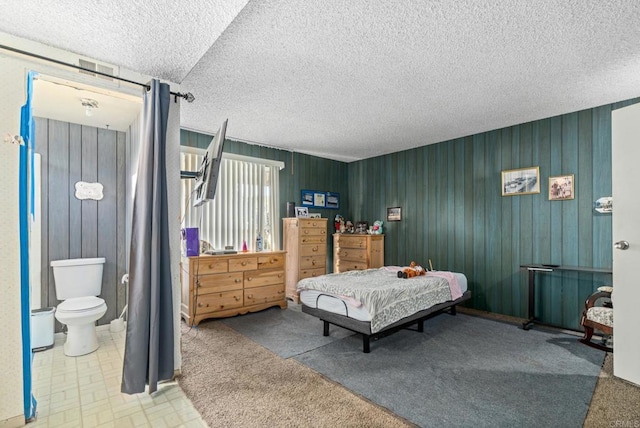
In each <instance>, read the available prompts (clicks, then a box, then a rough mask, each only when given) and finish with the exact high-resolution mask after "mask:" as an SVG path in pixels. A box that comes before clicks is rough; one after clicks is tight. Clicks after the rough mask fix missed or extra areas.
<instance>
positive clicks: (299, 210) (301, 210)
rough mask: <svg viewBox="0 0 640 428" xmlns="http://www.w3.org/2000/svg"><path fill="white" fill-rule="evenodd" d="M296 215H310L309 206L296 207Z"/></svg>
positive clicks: (305, 216) (304, 216) (302, 216)
mask: <svg viewBox="0 0 640 428" xmlns="http://www.w3.org/2000/svg"><path fill="white" fill-rule="evenodd" d="M296 217H301V218H307V217H309V208H307V207H296Z"/></svg>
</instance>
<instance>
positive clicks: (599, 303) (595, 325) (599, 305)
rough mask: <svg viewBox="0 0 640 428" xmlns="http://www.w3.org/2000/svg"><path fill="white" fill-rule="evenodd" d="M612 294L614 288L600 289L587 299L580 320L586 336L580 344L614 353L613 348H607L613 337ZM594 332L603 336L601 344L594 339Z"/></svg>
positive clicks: (604, 287) (605, 287)
mask: <svg viewBox="0 0 640 428" xmlns="http://www.w3.org/2000/svg"><path fill="white" fill-rule="evenodd" d="M612 293H613V287H610V286H602V287H598V291H596V292H595V293H593V294H592V295H591V296H589V297H588V298H587V301H586V302H585V308H584V311H583V312H582V319H581V320H580V324H581V325H582V327H584V336H583V337H582V338H581V339H580V342H582V343H584V344H585V345H588V346H591V347H593V348H596V349H600V350H602V351H607V352H613V348H612V347H610V346H607V342H608V340H609V339H610V338H611V336H613V301H612ZM594 330H597V331H599V332H601V333H602V335H603V336H602V340H601V341H600V343H598V342H597V341H594V340H593V338H592V336H593V332H594Z"/></svg>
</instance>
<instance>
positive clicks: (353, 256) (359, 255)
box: [338, 248, 367, 262]
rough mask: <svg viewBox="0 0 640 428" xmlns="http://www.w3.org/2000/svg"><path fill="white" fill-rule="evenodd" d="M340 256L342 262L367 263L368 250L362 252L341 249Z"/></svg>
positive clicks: (353, 249)
mask: <svg viewBox="0 0 640 428" xmlns="http://www.w3.org/2000/svg"><path fill="white" fill-rule="evenodd" d="M338 256H339V257H340V261H342V260H353V261H362V262H366V261H367V250H364V249H363V250H361V249H357V248H340V249H339V250H338Z"/></svg>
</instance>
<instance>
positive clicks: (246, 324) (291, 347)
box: [222, 305, 354, 358]
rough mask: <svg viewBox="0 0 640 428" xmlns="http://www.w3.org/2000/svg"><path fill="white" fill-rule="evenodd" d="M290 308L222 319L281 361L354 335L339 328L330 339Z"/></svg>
mask: <svg viewBox="0 0 640 428" xmlns="http://www.w3.org/2000/svg"><path fill="white" fill-rule="evenodd" d="M296 306H297V305H293V308H291V309H286V310H282V309H280V308H277V307H275V308H270V309H265V310H264V311H260V312H254V313H249V314H246V315H241V316H236V317H232V318H225V319H223V320H222V322H223V323H224V324H226V325H227V326H229V327H231V328H232V329H234V330H236V331H237V332H239V333H242V334H243V335H244V336H247V337H248V338H249V339H251V340H253V341H254V342H256V343H258V344H260V345H262V346H264V347H265V348H267V349H269V350H270V351H271V352H273V353H275V354H277V355H279V356H280V357H282V358H290V357H292V356H294V355H298V354H302V353H304V352H307V351H310V350H312V349H315V348H317V347H319V346H324V345H327V344H329V343H331V342H334V341H336V340H340V339H343V338H345V337H347V336H349V335H352V334H354V333H352V332H350V331H349V330H345V329H343V328H339V327H336V328H335V329H332V331H331V335H330V336H327V337H325V336H323V335H322V323H321V322H320V321H319V320H318V319H317V318H314V317H311V316H308V315H306V314H303V313H302V312H300V311H299V310H297V308H296Z"/></svg>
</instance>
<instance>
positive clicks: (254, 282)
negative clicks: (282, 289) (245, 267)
mask: <svg viewBox="0 0 640 428" xmlns="http://www.w3.org/2000/svg"><path fill="white" fill-rule="evenodd" d="M273 284H284V271H283V270H274V271H259V270H256V271H252V272H245V273H244V288H252V287H262V286H264V285H273Z"/></svg>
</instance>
